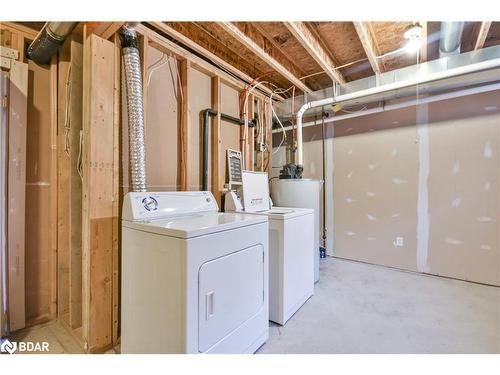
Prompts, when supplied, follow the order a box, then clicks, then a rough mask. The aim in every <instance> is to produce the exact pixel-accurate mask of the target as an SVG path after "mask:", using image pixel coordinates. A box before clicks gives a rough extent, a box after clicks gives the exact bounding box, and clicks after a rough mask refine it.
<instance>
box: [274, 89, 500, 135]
mask: <svg viewBox="0 0 500 375" xmlns="http://www.w3.org/2000/svg"><path fill="white" fill-rule="evenodd" d="M494 90H500V83H494V84H490V85H485V86H480V87H473V88H470V89H465V90H460V91H453V92H448V93H445V94H439V95H434V96H429V97H426V98H422V99H412V100H408V101H404V102H399V103H394V104H388V105H383V106H380V107H375V108H369V109H365V110H360V111H358V112H355V113H348V114H345V115H339V116H333V117H330V118H328V119H325V124H328V123H330V122H334V121H341V120H347V119H350V118H354V117H360V116H366V115H371V114H374V113H380V112H386V111H392V110H395V109H401V108H407V107H412V106H415V105H419V104H427V103H433V102H438V101H440V100H446V99H453V98H460V97H462V96H467V95H474V94H480V93H483V92H489V91H494ZM314 125H319V124H318V122H317V121H309V122H305V123H303V124H302V128H307V127H309V126H314ZM291 129H292V127H291V126H286V127H285V130H291ZM281 132H282V130H281V129H274V130H273V133H281Z"/></svg>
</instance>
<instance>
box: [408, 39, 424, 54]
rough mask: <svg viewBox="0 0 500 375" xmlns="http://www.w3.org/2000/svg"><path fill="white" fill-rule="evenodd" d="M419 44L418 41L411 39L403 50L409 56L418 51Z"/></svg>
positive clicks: (419, 41)
mask: <svg viewBox="0 0 500 375" xmlns="http://www.w3.org/2000/svg"><path fill="white" fill-rule="evenodd" d="M420 44H421V40H420V39H418V38H412V39H410V40H409V41H408V43H406V45H405V50H406V52H408V53H410V54H412V53H416V52H417V51H418V50H419V49H420Z"/></svg>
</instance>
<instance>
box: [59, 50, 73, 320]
mask: <svg viewBox="0 0 500 375" xmlns="http://www.w3.org/2000/svg"><path fill="white" fill-rule="evenodd" d="M70 66H71V40H67V41H66V42H65V43H64V45H63V46H62V47H61V50H60V52H59V64H58V71H57V74H58V82H57V85H58V87H57V96H58V99H57V100H58V103H57V120H58V121H57V163H58V165H57V177H58V178H57V284H58V288H57V302H58V303H57V316H58V318H59V319H60V320H66V321H68V318H69V305H70V296H69V294H70V291H69V288H70V276H69V273H70V259H69V258H70V246H71V234H70V233H71V223H70V214H71V206H70V202H71V182H70V173H71V166H70V150H71V148H70V145H69V144H68V141H69V131H70V130H69V129H67V128H66V127H67V126H70V125H69V123H67V121H69V118H71V116H70V114H69V112H68V111H69V110H70V108H69V106H70V103H68V102H67V100H68V99H69V97H68V92H71V81H70V80H71V76H70V74H71V72H70ZM68 117H69V118H68Z"/></svg>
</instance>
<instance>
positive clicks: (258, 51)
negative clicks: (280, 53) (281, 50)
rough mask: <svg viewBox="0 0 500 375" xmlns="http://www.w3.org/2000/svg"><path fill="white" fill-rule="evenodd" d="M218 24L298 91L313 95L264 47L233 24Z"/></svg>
mask: <svg viewBox="0 0 500 375" xmlns="http://www.w3.org/2000/svg"><path fill="white" fill-rule="evenodd" d="M217 24H218V25H219V26H220V27H222V28H223V29H224V30H225V31H226V32H227V33H229V34H230V35H232V36H233V37H234V38H235V39H236V40H238V42H240V43H241V44H243V45H244V46H245V47H247V48H248V49H249V50H250V51H252V52H253V53H254V54H255V55H257V56H258V57H259V58H260V59H261V60H262V61H264V62H266V63H267V64H268V65H269V66H271V67H272V68H273V69H274V70H276V71H277V72H279V73H280V74H281V75H282V76H283V77H285V78H286V79H287V80H288V81H290V82H291V83H292V84H294V85H295V87H297V88H298V89H300V90H302V91H304V92H306V93H311V92H312V90H311V89H310V88H309V87H308V86H307V85H305V84H304V83H303V82H302V81H301V80H300V79H299V78H298V77H297V76H295V75H294V74H293V73H292V72H291V71H290V70H289V69H288V68H287V67H285V66H283V65H282V64H281V63H280V62H278V61H277V60H276V59H275V58H273V57H272V56H271V55H270V54H269V53H267V52H266V51H265V50H264V49H263V48H262V47H260V46H259V45H258V44H257V43H255V42H254V41H253V40H252V39H251V38H250V37H248V35H246V34H245V33H243V32H242V31H241V30H240V29H238V27H237V26H236V25H234V24H233V23H232V22H217Z"/></svg>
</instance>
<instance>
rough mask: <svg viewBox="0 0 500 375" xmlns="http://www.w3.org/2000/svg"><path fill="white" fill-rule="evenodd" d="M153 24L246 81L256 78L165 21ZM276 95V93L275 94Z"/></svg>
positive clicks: (268, 91) (264, 88)
mask: <svg viewBox="0 0 500 375" xmlns="http://www.w3.org/2000/svg"><path fill="white" fill-rule="evenodd" d="M148 24H150V25H151V26H154V27H155V28H157V29H158V30H161V31H162V32H164V33H165V34H167V35H168V36H170V37H172V38H174V39H176V40H178V41H179V42H181V43H182V44H184V45H185V46H186V47H189V48H191V49H192V50H193V51H196V52H198V53H200V54H202V55H203V56H205V57H207V58H208V59H209V60H210V61H213V62H214V63H215V64H217V65H219V66H222V67H223V68H224V69H227V70H228V71H229V72H231V73H233V74H234V75H236V76H237V77H239V78H240V79H241V80H243V81H246V82H249V83H250V82H252V81H253V80H254V78H253V77H250V76H249V75H248V74H246V73H244V72H242V71H241V70H239V69H237V68H235V67H234V66H233V65H231V64H229V63H228V62H227V61H225V60H223V59H221V58H220V57H218V56H216V55H215V54H213V53H212V52H210V51H209V50H207V49H205V48H203V47H202V46H200V45H199V44H198V43H196V42H194V41H193V40H191V39H189V38H188V37H187V36H185V35H183V34H181V33H180V32H178V31H177V30H174V29H173V28H172V27H170V26H168V25H167V24H165V23H163V22H148ZM260 87H261V88H262V90H263V91H265V92H266V94H269V95H270V94H271V92H272V90H271V89H269V88H268V87H265V86H259V88H260ZM273 96H274V95H273Z"/></svg>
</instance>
